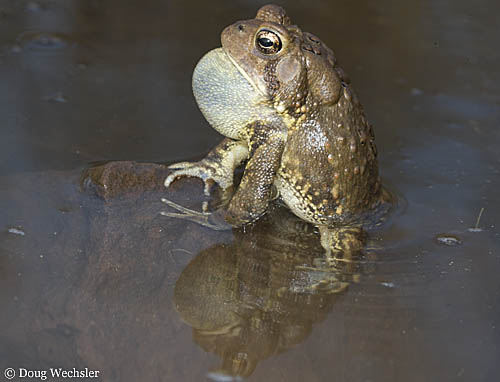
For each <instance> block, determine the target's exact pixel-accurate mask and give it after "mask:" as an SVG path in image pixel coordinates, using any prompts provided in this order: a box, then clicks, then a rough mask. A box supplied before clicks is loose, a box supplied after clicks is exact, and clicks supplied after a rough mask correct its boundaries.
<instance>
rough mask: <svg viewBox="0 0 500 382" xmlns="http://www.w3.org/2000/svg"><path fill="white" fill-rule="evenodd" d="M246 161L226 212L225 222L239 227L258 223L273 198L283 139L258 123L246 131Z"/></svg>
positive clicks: (281, 135) (275, 130)
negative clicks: (247, 140)
mask: <svg viewBox="0 0 500 382" xmlns="http://www.w3.org/2000/svg"><path fill="white" fill-rule="evenodd" d="M248 137H249V146H250V154H249V158H250V159H249V161H248V163H247V165H246V167H245V172H244V174H243V178H242V180H241V183H240V185H239V186H238V190H237V191H236V193H235V194H234V196H233V198H232V199H231V202H230V203H229V206H228V208H227V210H226V211H225V220H226V221H227V222H229V223H230V224H231V225H232V226H241V225H243V224H245V223H249V222H252V221H254V220H257V219H258V218H259V217H260V216H261V215H262V214H264V212H265V211H266V209H267V207H268V205H269V202H270V200H271V199H272V198H273V195H272V192H273V184H274V179H275V177H276V173H277V172H278V169H279V167H280V165H281V156H282V154H283V150H284V147H285V141H286V136H285V134H284V133H283V132H282V131H281V130H279V129H274V128H271V127H269V126H266V125H264V124H261V123H254V124H253V125H251V126H250V127H249V128H248Z"/></svg>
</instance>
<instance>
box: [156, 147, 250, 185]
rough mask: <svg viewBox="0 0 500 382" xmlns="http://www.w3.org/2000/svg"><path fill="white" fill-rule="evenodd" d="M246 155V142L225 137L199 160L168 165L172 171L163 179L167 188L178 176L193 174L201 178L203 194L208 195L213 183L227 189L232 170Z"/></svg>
mask: <svg viewBox="0 0 500 382" xmlns="http://www.w3.org/2000/svg"><path fill="white" fill-rule="evenodd" d="M247 157H248V146H247V144H246V142H244V141H234V140H232V139H229V138H225V139H224V140H223V141H222V142H221V143H219V144H218V145H217V146H216V147H215V148H214V149H212V151H210V152H209V153H208V155H207V156H206V157H205V158H203V159H202V160H201V161H199V162H179V163H174V164H172V165H170V166H168V168H170V169H172V170H174V171H172V173H170V174H169V175H168V176H167V178H166V179H165V187H167V188H168V187H169V186H170V185H171V184H172V183H173V182H174V181H175V180H176V179H177V178H178V177H181V176H194V177H197V178H200V179H201V180H203V183H204V184H205V187H204V193H205V195H210V187H211V185H212V184H213V183H217V184H218V185H219V186H220V187H221V188H222V189H223V190H227V189H228V188H229V187H231V186H232V185H233V174H234V170H235V169H236V167H238V166H239V165H240V164H241V163H242V162H243V161H244V160H245V159H247Z"/></svg>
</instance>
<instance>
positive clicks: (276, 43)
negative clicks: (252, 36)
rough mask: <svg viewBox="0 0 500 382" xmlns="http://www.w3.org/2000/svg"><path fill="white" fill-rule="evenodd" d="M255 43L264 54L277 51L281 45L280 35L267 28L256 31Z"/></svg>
mask: <svg viewBox="0 0 500 382" xmlns="http://www.w3.org/2000/svg"><path fill="white" fill-rule="evenodd" d="M256 43H257V48H259V50H260V51H261V52H262V53H264V54H275V53H278V52H279V51H280V50H281V48H282V46H283V45H282V44H281V39H280V37H279V36H278V35H277V34H276V33H274V32H271V31H268V30H267V29H263V30H261V31H260V32H259V33H257V37H256Z"/></svg>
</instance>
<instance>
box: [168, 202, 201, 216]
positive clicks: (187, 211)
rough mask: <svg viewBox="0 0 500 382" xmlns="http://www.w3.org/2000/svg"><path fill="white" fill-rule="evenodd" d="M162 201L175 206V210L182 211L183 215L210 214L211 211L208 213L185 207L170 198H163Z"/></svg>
mask: <svg viewBox="0 0 500 382" xmlns="http://www.w3.org/2000/svg"><path fill="white" fill-rule="evenodd" d="M161 201H162V202H163V203H165V204H166V205H167V206H169V207H171V208H173V209H174V210H177V211H179V212H181V213H182V214H183V215H200V216H204V215H210V213H208V212H198V211H193V210H190V209H189V208H186V207H183V206H181V205H180V204H177V203H174V202H172V201H171V200H168V199H165V198H161ZM166 213H170V212H166ZM162 215H165V214H164V213H162Z"/></svg>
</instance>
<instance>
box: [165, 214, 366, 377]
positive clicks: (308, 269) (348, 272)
mask: <svg viewBox="0 0 500 382" xmlns="http://www.w3.org/2000/svg"><path fill="white" fill-rule="evenodd" d="M235 234H236V238H235V241H234V243H233V244H231V245H224V244H217V245H214V246H213V247H211V248H209V249H207V250H204V251H202V252H201V253H200V254H198V256H197V257H196V258H194V259H193V260H192V261H191V263H189V264H188V266H187V267H186V268H185V269H184V270H183V272H182V274H181V275H180V277H179V279H178V280H177V282H176V286H175V292H174V302H175V306H176V309H177V311H178V312H179V314H180V315H181V317H182V318H183V320H184V321H185V322H186V323H188V324H189V325H190V326H192V327H193V339H194V341H195V342H196V343H197V344H198V345H200V346H201V347H202V348H203V349H204V350H205V351H208V352H211V353H215V354H217V355H218V356H220V357H221V358H222V365H221V366H220V367H219V368H217V369H214V370H212V372H211V373H210V375H211V376H212V378H214V379H216V380H220V379H221V378H223V377H224V378H223V379H226V378H230V377H247V376H249V375H251V374H252V372H253V371H254V369H255V367H256V366H257V364H258V362H259V361H260V360H262V359H265V358H268V357H271V356H272V355H275V354H278V353H281V352H283V351H286V350H287V349H289V348H291V347H292V346H294V345H296V344H299V343H301V342H303V341H304V340H305V339H306V338H307V337H308V336H309V334H310V333H311V331H312V327H313V325H314V324H316V323H318V322H321V321H322V320H323V319H324V318H325V317H326V315H327V313H328V312H329V311H330V310H331V308H332V307H333V304H334V303H335V301H336V300H337V299H338V298H339V297H340V296H341V292H343V291H344V290H345V289H346V287H347V285H348V282H349V280H352V279H353V274H352V271H353V269H352V265H353V264H355V263H354V262H347V263H346V262H339V263H338V264H337V266H339V267H338V268H331V267H330V268H327V267H317V266H316V265H315V264H314V263H315V261H314V258H315V257H317V258H318V259H319V258H321V257H322V247H321V246H320V243H319V240H318V234H317V233H316V232H314V230H313V227H312V226H311V225H309V224H307V223H304V222H302V221H300V220H299V219H298V218H296V217H295V216H293V215H291V213H289V212H288V211H286V210H285V209H284V208H279V209H277V210H275V211H273V212H272V213H271V214H269V215H268V216H266V218H265V219H264V220H263V221H261V222H259V223H258V224H256V225H255V226H253V227H249V230H247V232H245V234H238V233H236V232H235ZM360 240H361V241H362V240H363V239H362V237H360ZM351 255H356V253H355V252H354V253H351V254H349V257H351ZM346 264H347V265H348V266H349V269H346V268H345V265H346Z"/></svg>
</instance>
